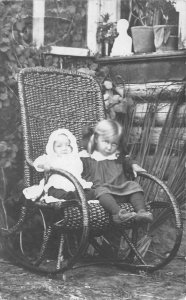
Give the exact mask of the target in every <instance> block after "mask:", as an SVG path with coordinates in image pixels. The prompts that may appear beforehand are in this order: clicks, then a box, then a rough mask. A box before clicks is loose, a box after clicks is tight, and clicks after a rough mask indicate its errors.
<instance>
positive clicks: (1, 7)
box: [0, 0, 58, 192]
mask: <svg viewBox="0 0 186 300" xmlns="http://www.w3.org/2000/svg"><path fill="white" fill-rule="evenodd" d="M31 10H32V1H16V0H15V1H3V0H0V66H1V67H0V167H3V168H4V170H5V174H6V177H7V179H8V180H7V182H8V189H7V190H8V191H9V192H11V191H12V190H13V189H14V187H16V186H17V183H18V182H19V181H20V180H21V179H22V170H23V168H22V160H23V147H22V128H21V122H20V110H19V101H18V88H17V74H18V72H19V71H20V70H21V69H22V68H25V67H35V66H44V65H53V66H56V67H57V65H58V59H56V57H54V58H51V57H49V58H45V57H44V56H43V52H44V50H46V49H44V48H43V49H42V48H41V49H39V50H38V49H36V48H35V47H34V45H33V44H32V43H31V42H30V41H29V39H27V40H26V37H27V34H28V32H27V31H24V30H25V17H26V16H28V14H29V12H31ZM9 187H10V188H9Z"/></svg>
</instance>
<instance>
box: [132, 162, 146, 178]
mask: <svg viewBox="0 0 186 300" xmlns="http://www.w3.org/2000/svg"><path fill="white" fill-rule="evenodd" d="M132 169H133V173H134V177H137V173H138V172H147V171H146V170H145V169H143V168H142V167H140V166H139V165H137V164H132Z"/></svg>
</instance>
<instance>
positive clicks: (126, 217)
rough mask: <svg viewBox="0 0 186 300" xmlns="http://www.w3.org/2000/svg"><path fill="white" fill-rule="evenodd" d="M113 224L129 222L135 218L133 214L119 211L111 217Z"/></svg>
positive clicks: (123, 210) (122, 210)
mask: <svg viewBox="0 0 186 300" xmlns="http://www.w3.org/2000/svg"><path fill="white" fill-rule="evenodd" d="M112 218H113V221H114V223H117V224H121V223H125V222H128V221H131V220H133V219H135V218H136V213H135V212H128V211H126V210H125V209H121V210H120V211H119V213H118V214H116V215H113V216H112Z"/></svg>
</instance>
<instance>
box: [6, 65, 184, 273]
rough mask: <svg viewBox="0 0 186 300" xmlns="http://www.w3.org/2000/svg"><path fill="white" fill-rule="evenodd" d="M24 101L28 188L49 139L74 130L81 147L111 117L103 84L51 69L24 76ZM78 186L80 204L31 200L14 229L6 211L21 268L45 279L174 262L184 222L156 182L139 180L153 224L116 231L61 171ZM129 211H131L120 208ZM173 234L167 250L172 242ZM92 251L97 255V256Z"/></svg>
mask: <svg viewBox="0 0 186 300" xmlns="http://www.w3.org/2000/svg"><path fill="white" fill-rule="evenodd" d="M18 84H19V99H20V106H21V119H22V126H23V140H24V154H25V164H24V182H25V187H28V186H30V185H33V184H36V183H38V182H39V180H40V176H39V175H38V173H37V172H36V171H35V169H34V168H33V160H34V159H35V158H36V157H38V156H39V155H41V154H42V153H44V149H45V145H46V143H47V140H48V137H49V135H50V134H51V132H52V131H53V130H56V129H58V128H63V127H65V128H67V129H69V130H70V131H71V132H72V133H73V134H74V135H75V136H76V138H77V141H78V142H79V141H80V140H81V132H82V127H83V126H84V125H90V126H94V125H95V123H96V122H97V121H99V120H101V119H103V118H105V110H104V105H103V100H102V95H101V92H100V87H99V85H98V83H97V82H96V81H95V80H94V79H93V78H92V77H91V76H88V75H85V74H80V73H79V74H77V73H71V72H67V71H63V70H56V69H47V68H28V69H24V70H22V71H21V72H20V74H19V81H18ZM58 173H59V174H61V176H65V177H67V178H68V179H69V180H71V181H72V183H73V184H74V186H75V188H76V190H77V193H78V195H79V197H78V199H77V201H66V202H61V201H56V202H54V203H48V204H46V203H44V202H42V201H37V202H31V201H28V203H27V202H26V203H25V204H24V205H22V207H21V209H20V216H19V218H18V220H17V221H16V222H15V224H14V225H13V226H12V225H11V226H10V225H9V224H8V220H7V218H6V216H7V212H6V211H5V206H2V207H1V214H3V215H4V220H5V222H4V226H3V228H1V236H2V239H3V245H4V248H5V249H6V251H7V252H8V253H9V254H10V255H11V256H12V257H13V259H14V261H16V263H19V264H21V265H22V266H24V267H26V268H28V269H30V270H32V271H34V272H40V273H43V274H52V273H54V274H55V273H59V272H62V273H63V272H64V271H66V270H68V269H70V268H73V267H75V266H77V265H78V264H79V263H86V262H87V261H88V262H89V263H90V260H91V261H92V262H94V263H95V262H97V263H99V262H101V263H103V262H104V263H106V264H112V265H115V266H118V267H120V268H123V269H126V268H127V269H128V270H130V271H133V272H136V271H141V270H143V271H149V272H152V271H154V270H157V269H159V268H162V267H163V266H165V265H166V264H168V263H169V262H170V261H171V260H172V259H173V258H174V257H175V255H176V253H177V251H178V249H179V246H180V243H181V238H182V222H181V218H180V211H179V208H178V205H177V202H176V199H175V198H174V196H173V195H172V194H171V192H170V191H169V189H168V188H167V186H166V185H165V184H164V183H163V182H162V181H161V180H159V179H158V178H156V177H154V176H152V175H150V174H148V173H140V174H138V175H139V181H140V184H141V185H142V186H143V188H144V191H145V200H146V206H147V209H149V210H150V211H151V212H152V213H153V215H154V221H153V223H152V224H144V223H137V222H136V221H133V222H129V223H127V224H125V225H122V226H121V225H117V226H116V225H114V224H113V222H112V220H111V218H110V215H109V213H107V212H106V211H105V210H104V209H103V207H101V205H100V204H99V202H98V201H90V202H87V201H86V199H85V195H84V191H83V189H82V187H81V185H80V183H79V182H78V181H77V179H76V178H75V177H74V176H72V175H71V174H69V173H68V172H66V171H63V172H62V171H61V172H58ZM121 206H123V207H125V208H126V209H127V210H130V211H132V210H133V208H132V206H131V205H129V204H122V205H121ZM170 227H171V228H172V230H171V239H170V242H169V243H167V239H166V235H169V234H170V232H169V230H168V229H169V228H170ZM91 249H93V250H94V251H93V252H94V255H91V251H90V250H91Z"/></svg>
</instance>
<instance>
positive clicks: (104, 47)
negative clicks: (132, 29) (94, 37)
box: [101, 40, 112, 56]
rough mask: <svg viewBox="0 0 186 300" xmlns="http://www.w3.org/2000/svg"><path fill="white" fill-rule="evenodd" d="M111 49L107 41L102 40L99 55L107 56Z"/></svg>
mask: <svg viewBox="0 0 186 300" xmlns="http://www.w3.org/2000/svg"><path fill="white" fill-rule="evenodd" d="M111 49H112V44H111V43H110V42H109V41H108V40H104V41H102V43H101V55H102V56H109V55H110V52H111Z"/></svg>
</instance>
